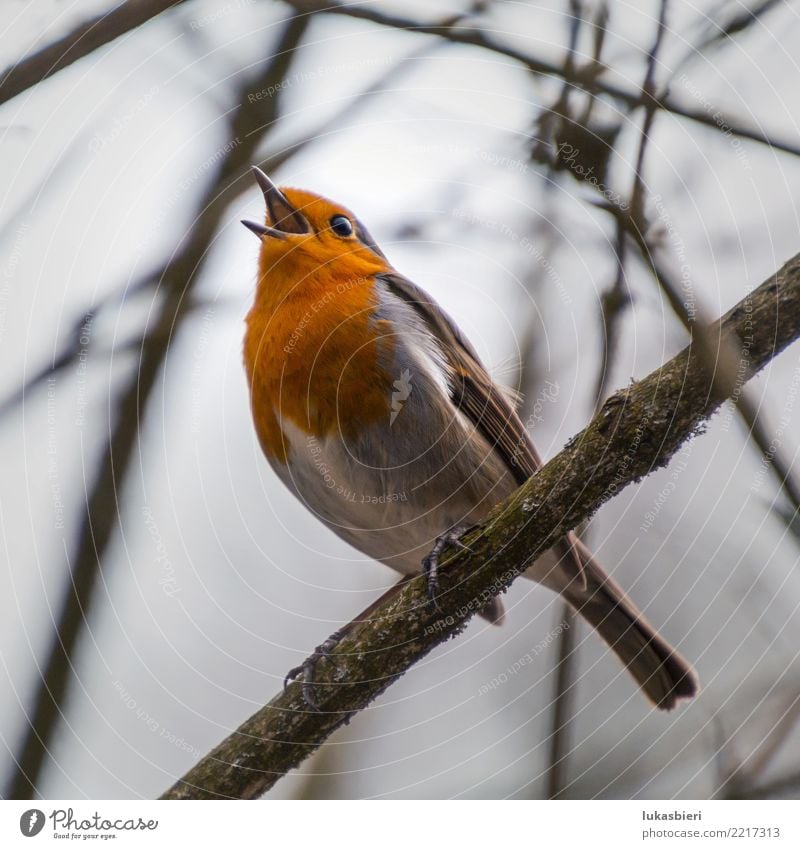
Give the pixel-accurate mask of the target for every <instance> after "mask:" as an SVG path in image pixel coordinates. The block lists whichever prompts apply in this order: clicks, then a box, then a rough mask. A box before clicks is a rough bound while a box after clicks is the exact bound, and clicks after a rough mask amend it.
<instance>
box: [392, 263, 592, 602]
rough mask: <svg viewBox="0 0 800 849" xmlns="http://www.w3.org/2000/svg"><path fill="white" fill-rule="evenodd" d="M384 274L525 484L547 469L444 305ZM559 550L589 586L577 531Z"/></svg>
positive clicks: (458, 400) (466, 409)
mask: <svg viewBox="0 0 800 849" xmlns="http://www.w3.org/2000/svg"><path fill="white" fill-rule="evenodd" d="M378 278H379V279H380V280H382V281H383V282H384V283H385V284H386V286H388V288H389V290H390V291H391V292H392V293H393V294H394V295H396V296H397V297H399V298H402V299H403V300H404V301H405V302H406V303H407V304H408V305H409V306H410V307H412V308H413V309H414V311H415V312H416V313H417V315H418V316H419V317H420V318H421V319H422V321H423V322H424V324H425V325H426V326H427V328H428V329H429V330H430V332H431V334H432V335H433V336H434V338H435V339H436V340H437V342H438V344H439V347H440V349H441V352H442V355H443V357H444V360H445V363H446V368H447V371H448V384H449V387H450V398H451V400H452V402H453V404H454V405H455V406H456V407H457V408H458V409H459V410H461V411H462V412H463V413H464V414H465V415H466V416H467V418H468V419H469V420H470V421H471V422H472V423H473V424H474V425H475V427H477V428H478V430H479V431H480V432H481V434H482V435H483V436H484V438H485V439H486V440H487V442H488V443H489V444H490V445H491V446H492V447H493V448H494V449H495V450H496V451H497V452H498V453H499V454H500V456H501V457H502V458H503V460H504V461H505V464H506V466H507V467H508V469H509V471H510V472H511V473H512V474H513V475H514V477H515V479H516V481H517V483H519V484H522V483H524V482H525V481H526V480H527V479H528V478H529V477H530V476H531V475H532V474H534V472H536V470H537V469H539V468H541V466H542V460H541V457H540V456H539V454H538V452H537V451H536V448H535V447H534V445H533V442H532V441H531V438H530V436H529V435H528V432H527V430H526V429H525V425H523V423H522V420H521V419H520V417H519V416H518V415H517V412H516V410H515V409H514V405H513V404H512V402H511V401H510V400H509V398H508V397H507V396H506V394H505V392H504V391H503V390H502V389H501V388H500V387H499V386H497V384H496V383H495V382H494V381H493V380H492V378H491V377H490V376H489V373H488V372H487V370H486V368H485V366H484V365H483V363H482V362H481V359H480V357H479V356H478V353H477V351H476V350H475V349H474V348H473V347H472V345H471V343H470V342H469V340H468V339H467V338H466V337H465V336H464V334H463V333H462V332H461V331H460V330H459V328H458V326H457V325H456V323H455V322H454V321H453V319H452V318H450V316H449V315H448V314H447V313H446V312H445V311H444V310H443V309H442V308H441V307H440V306H439V304H437V303H436V301H434V299H433V298H432V297H431V296H430V295H429V294H428V293H427V292H425V291H424V290H423V289H421V288H420V287H419V286H417V285H415V284H414V283H412V282H411V281H410V280H409V279H408V278H407V277H403V275H401V274H398V273H397V272H388V273H385V274H381V275H379V276H378ZM555 548H556V551H557V552H558V554H559V558H560V563H561V565H562V566H563V567H564V568H565V569H566V571H567V572H568V573H569V574H570V575H571V576H572V577H573V578H575V579H577V581H578V585H579V586H583V587H585V586H586V576H585V574H584V563H583V560H582V559H581V557H580V554H579V550H578V548H577V547H576V546H575V536H574V534H572V533H570V534H568V535H567V537H566V538H565V539H564V540H562V541H561V542H560V543H558V544H557V545H556V547H555Z"/></svg>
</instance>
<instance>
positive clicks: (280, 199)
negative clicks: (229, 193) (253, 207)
mask: <svg viewBox="0 0 800 849" xmlns="http://www.w3.org/2000/svg"><path fill="white" fill-rule="evenodd" d="M253 176H254V177H255V178H256V182H257V183H258V185H259V186H261V191H262V192H263V193H264V200H265V202H266V204H267V211H268V212H269V217H270V222H271V225H272V226H265V225H264V224H257V223H256V222H255V221H242V224H244V226H245V227H247V228H248V229H249V230H252V231H253V232H254V233H255V234H256V236H258V237H259V238H264V236H274V237H275V238H278V239H283V238H284V237H285V236H286V234H287V233H296V234H302V233H310V232H311V227H310V225H309V223H308V221H307V220H306V217H305V216H304V215H303V213H302V212H300V210H298V209H295V208H294V207H293V206H292V205H291V204H290V203H289V201H288V200H287V199H286V195H284V194H283V192H282V191H281V190H280V189H279V188H278V187H277V186H276V185H275V184H274V183H273V182H272V180H270V178H269V177H267V175H266V174H265V173H264V172H263V171H262V170H261V169H260V168H258V167H257V166H255V165H254V166H253Z"/></svg>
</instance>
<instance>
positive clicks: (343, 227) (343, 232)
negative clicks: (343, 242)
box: [331, 215, 353, 236]
mask: <svg viewBox="0 0 800 849" xmlns="http://www.w3.org/2000/svg"><path fill="white" fill-rule="evenodd" d="M331 230H333V232H334V233H336V235H337V236H352V235H353V223H352V222H351V221H350V219H349V218H348V217H347V216H346V215H334V216H333V218H331Z"/></svg>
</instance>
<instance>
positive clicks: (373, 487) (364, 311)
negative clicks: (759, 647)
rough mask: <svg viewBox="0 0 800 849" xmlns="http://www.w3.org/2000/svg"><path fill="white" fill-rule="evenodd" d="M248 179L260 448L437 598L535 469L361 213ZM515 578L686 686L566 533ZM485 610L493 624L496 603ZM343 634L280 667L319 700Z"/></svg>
mask: <svg viewBox="0 0 800 849" xmlns="http://www.w3.org/2000/svg"><path fill="white" fill-rule="evenodd" d="M253 172H254V174H255V178H256V180H257V181H258V184H259V186H260V187H261V189H262V191H263V193H264V200H265V202H266V219H265V223H264V224H260V223H257V222H253V221H243V222H242V223H243V224H244V225H245V226H246V227H248V228H249V229H250V230H251V231H252V232H253V233H255V235H256V236H257V237H258V238H259V240H260V241H261V248H260V256H259V273H258V283H257V287H256V294H255V301H254V303H253V307H252V309H251V310H250V312H249V313H248V315H247V318H246V333H245V340H244V362H245V368H246V371H247V378H248V381H249V387H250V398H251V406H252V414H253V421H254V424H255V428H256V432H257V434H258V439H259V442H260V444H261V447H262V449H263V452H264V454H265V456H266V458H267V460H268V461H269V463H270V465H271V466H272V468H273V469H274V470H275V472H276V473H277V475H278V477H280V478H281V480H282V481H283V482H284V483H285V484H286V485H287V486H288V487H289V489H290V490H291V491H292V492H293V493H294V494H295V495H296V496H297V497H298V498H299V499H300V500H301V501H302V502H303V504H305V505H306V507H307V508H308V509H309V510H311V511H312V512H313V513H314V514H315V515H316V516H317V518H319V519H320V520H321V521H322V522H324V523H325V524H326V525H327V526H328V527H329V528H331V529H332V530H333V531H334V532H335V533H336V534H338V535H339V536H340V537H342V538H343V539H344V540H346V541H347V542H349V543H350V544H351V545H353V546H354V547H355V548H357V549H358V550H359V551H361V552H363V553H364V554H366V555H368V556H370V557H373V558H375V559H376V560H379V561H381V562H382V563H385V564H386V565H388V566H391V567H392V568H393V569H395V570H397V571H398V572H400V573H402V574H403V575H404V576H412V575H417V574H419V572H420V570H422V571H423V573H424V574H425V575H426V577H427V582H428V593H429V595H430V597H431V598H432V599H434V600H435V597H436V593H437V588H438V580H437V569H438V561H439V555H440V553H441V552H442V550H443V549H444V547H445V546H446V545H448V544H450V543H455V544H458V542H459V539H460V537H461V535H462V534H463V533H464V531H465V530H466V529H468V528H470V527H471V526H473V525H475V524H476V523H478V522H479V521H481V519H483V518H484V517H485V516H486V514H487V513H488V512H489V510H490V509H491V508H492V507H493V506H494V505H496V504H498V503H499V502H500V501H502V500H503V499H505V498H506V497H507V496H508V495H510V494H511V493H512V492H513V491H514V490H515V489H516V488H517V487H519V486H520V485H521V484H522V483H524V482H525V481H526V480H527V479H528V478H529V477H530V476H531V475H533V474H534V473H535V472H536V470H537V469H538V468H539V467H540V466H541V464H542V461H541V459H540V457H539V455H538V453H537V452H536V449H535V448H534V446H533V443H532V441H531V439H530V436H529V435H528V433H527V431H526V429H525V427H524V425H523V424H522V421H521V420H520V417H519V415H518V414H517V412H516V409H515V404H514V401H513V399H512V398H511V397H510V395H509V394H508V393H507V392H506V391H504V390H503V389H502V388H501V387H499V386H498V385H497V384H496V383H495V382H494V381H493V380H492V378H491V377H490V376H489V373H488V372H487V370H486V368H485V367H484V365H483V363H482V362H481V360H480V357H479V356H478V354H477V353H476V351H475V349H474V348H473V347H472V345H471V344H470V342H469V340H468V339H467V338H466V337H465V336H464V334H463V333H462V332H461V331H460V330H459V328H458V327H457V325H456V323H455V322H454V321H453V319H452V318H450V316H449V315H447V313H446V312H445V311H444V310H443V309H442V308H441V307H440V306H439V305H438V304H437V303H436V302H435V301H434V300H433V298H431V296H430V295H428V294H427V293H426V292H425V291H423V290H422V289H421V288H419V286H417V285H415V284H414V283H412V282H411V281H410V280H409V279H408V278H406V277H404V276H403V275H402V274H400V273H399V272H397V271H396V270H395V269H394V268H393V267H392V264H391V263H390V262H389V260H388V259H387V258H386V255H385V254H384V253H383V251H382V250H381V249H380V248H379V247H378V245H377V244H376V242H375V240H374V239H373V238H372V236H371V235H370V233H369V231H368V230H367V229H366V227H364V225H363V224H362V223H361V222H360V221H359V220H358V219H357V218H356V217H355V215H353V213H352V212H351V211H350V210H348V209H346V208H345V207H343V206H341V205H339V204H337V203H334V202H333V201H330V200H327V199H325V198H323V197H320V196H318V195H316V194H312V193H311V192H308V191H302V190H299V189H290V188H283V189H279V188H277V187H276V186H275V185H274V184H273V183H272V181H271V180H270V179H269V178H268V177H267V176H266V174H264V173H263V172H262V171H261V170H259V169H258V168H254V169H253ZM525 577H527V578H530V579H531V580H534V581H537V582H539V583H541V584H544V585H545V586H546V587H548V588H549V589H551V590H553V591H555V592H557V593H559V594H560V595H561V596H562V597H563V598H565V599H566V600H567V601H568V602H569V603H570V605H572V607H573V608H574V609H575V610H576V611H577V612H578V613H579V614H580V615H581V616H582V617H583V618H584V619H585V620H586V621H587V622H588V623H589V624H590V625H591V626H592V627H593V628H595V629H596V631H597V632H598V633H599V635H600V636H601V637H602V638H603V639H604V640H605V641H606V643H608V645H609V646H610V647H611V648H612V649H613V651H614V652H615V653H616V654H617V655H618V656H619V658H620V660H621V661H622V662H623V663H624V664H625V666H626V667H627V669H628V670H629V672H630V673H631V675H632V676H633V678H634V679H635V680H636V682H637V684H638V685H639V687H640V688H641V689H642V691H643V692H644V693H645V695H646V696H647V697H648V698H649V699H650V700H651V702H652V703H653V704H654V705H655V706H656V707H658V708H662V709H666V710H668V709H670V708H672V707H674V706H675V705H676V703H677V702H678V701H679V700H680V699H682V698H690V697H692V696H693V695H694V694H695V693H696V691H697V682H696V678H695V675H694V672H693V670H692V668H691V667H690V666H689V664H688V663H687V662H686V661H685V660H684V659H683V658H682V657H681V656H680V654H678V652H677V651H676V650H675V649H674V648H673V647H672V646H670V644H669V643H668V642H667V641H666V640H665V639H664V638H663V637H661V636H660V635H659V634H658V633H657V632H656V631H655V629H654V628H653V627H652V626H651V625H650V624H649V623H648V622H647V621H646V620H645V618H644V616H643V615H642V613H641V612H640V611H639V610H638V609H637V607H636V605H635V604H634V603H633V602H632V601H631V600H630V599H629V598H628V597H627V596H626V595H625V593H624V592H623V591H622V589H621V588H620V587H619V586H618V585H617V584H616V582H615V581H613V580H612V578H611V577H609V575H608V574H607V573H606V572H605V571H604V569H603V568H602V567H601V566H600V564H599V563H598V562H597V560H596V559H595V558H594V556H593V555H592V553H591V552H590V551H589V550H588V548H587V547H586V546H585V545H584V544H583V543H582V542H581V541H580V540H579V539H578V538H577V537H576V536H575V535H574V534H573V533H570V534H568V535H567V536H566V537H564V539H562V540H561V541H560V542H559V543H558V545H556V546H555V547H554V548H553V549H552V550H551V551H549V552H548V553H547V554H545V555H543V556H541V557H539V558H538V559H537V560H536V561H535V562H533V563H532V564H531V565H530V566H529V567H528V569H527V571H526V572H525ZM407 579H408V578H407V577H405V578H404V579H403V580H407ZM481 615H483V616H484V617H485V618H486V619H489V620H490V621H492V622H496V623H499V622H500V621H501V620H502V618H503V607H502V602H501V601H500V599H497V598H496V599H494V600H493V601H492V602H491V603H490V604H489V605H488V606H487V607H486V608H484V609H483V611H482V612H481ZM343 633H344V632H343V631H338V632H336V633H335V634H333V635H332V636H331V637H330V638H329V640H327V641H326V642H325V643H323V644H322V645H321V646H318V647H317V650H316V651H315V652H314V653H313V654H312V655H311V657H310V658H309V659H308V660H307V661H306V662H305V663H304V664H303V665H302V666H301V667H298V668H297V669H294V670H292V671H291V672H290V673H289V676H288V678H289V679H292V678H298V679H300V680H301V682H302V683H303V692H304V696H305V698H306V701H307V702H308V703H309V705H310V706H311V707H315V706H316V703H315V700H314V691H313V677H314V667H315V665H316V664H317V663H318V662H319V660H320V659H321V658H322V657H324V656H325V655H326V654H328V653H329V652H330V650H331V649H332V648H333V646H334V645H335V644H336V642H338V640H339V639H341V637H342V635H343ZM287 680H288V679H287Z"/></svg>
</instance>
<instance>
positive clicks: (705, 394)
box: [162, 254, 800, 799]
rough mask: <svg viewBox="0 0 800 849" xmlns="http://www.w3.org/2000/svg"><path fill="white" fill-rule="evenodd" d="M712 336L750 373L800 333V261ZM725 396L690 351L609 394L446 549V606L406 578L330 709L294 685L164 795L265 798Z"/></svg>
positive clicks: (325, 673) (325, 688)
mask: <svg viewBox="0 0 800 849" xmlns="http://www.w3.org/2000/svg"><path fill="white" fill-rule="evenodd" d="M707 332H708V334H709V335H711V336H716V337H719V338H720V339H722V338H726V339H727V338H729V337H730V336H731V335H732V334H735V335H737V336H738V337H740V338H742V339H745V338H746V339H747V341H748V355H747V360H748V366H749V369H750V371H749V372H748V374H750V375H752V374H755V373H756V372H758V371H759V370H760V369H762V368H763V367H764V366H765V365H766V364H767V363H768V362H769V361H770V360H771V359H772V358H773V357H775V356H776V355H777V354H778V353H780V352H781V351H782V350H783V349H784V348H786V347H787V346H788V345H789V344H790V343H791V342H793V341H795V340H796V339H797V338H800V254H798V255H797V256H795V257H794V258H792V259H791V260H790V261H789V262H788V263H786V265H784V266H783V268H781V269H780V270H779V271H778V272H777V273H776V274H775V275H773V276H772V277H770V279H768V280H767V281H766V282H765V283H763V284H762V285H761V286H760V287H759V288H758V289H757V290H755V291H754V292H752V293H750V294H749V295H748V296H747V297H745V299H744V300H743V301H741V302H740V303H739V304H738V305H737V306H736V307H734V308H733V309H732V310H731V311H730V312H728V313H727V314H726V315H725V316H724V317H723V318H722V319H720V320H719V321H717V322H715V323H714V324H712V325H711V326H710V327H709V328H707ZM696 344H697V343H695V345H696ZM738 347H739V348H741V345H739V346H738ZM722 400H723V398H722V397H721V396H720V394H719V392H718V389H717V388H716V387H715V383H714V377H713V374H712V373H710V372H709V369H707V367H706V365H705V361H704V359H703V358H702V357H701V356H700V355H699V354H698V352H697V350H696V349H695V348H694V347H693V345H690V346H689V347H687V348H686V349H684V350H683V351H682V352H681V353H680V354H678V355H677V356H676V357H674V358H673V359H672V360H670V361H669V362H668V363H666V364H665V365H664V366H662V367H661V368H659V369H657V370H656V371H655V372H653V373H652V374H650V375H649V376H648V377H646V378H645V379H644V380H642V381H640V382H638V383H635V384H632V385H631V386H630V387H628V388H626V389H622V390H620V391H619V392H617V393H615V394H614V395H612V396H611V397H610V398H609V400H608V401H607V402H606V403H605V404H604V405H603V407H602V409H601V410H600V412H599V413H598V415H596V416H595V417H594V418H593V419H592V421H591V422H590V424H589V425H588V427H586V428H585V429H584V430H583V431H582V432H581V433H580V434H578V435H577V436H576V437H574V438H573V439H572V440H570V442H569V443H568V444H567V445H566V447H565V448H564V449H563V450H562V451H561V453H560V454H558V455H557V456H556V457H555V458H554V459H553V460H551V461H550V462H549V463H547V464H546V465H545V466H544V467H543V468H542V469H541V470H540V471H539V472H538V473H537V474H536V475H534V477H532V478H531V479H530V480H529V481H528V482H527V483H525V484H524V485H523V486H522V487H520V489H518V490H517V492H516V493H514V494H513V495H512V496H511V497H510V498H509V499H508V500H507V501H506V502H504V503H503V504H502V505H500V506H499V507H497V508H496V509H495V510H494V511H493V512H492V513H491V514H490V516H489V517H488V518H487V519H486V521H485V522H483V523H482V524H481V526H480V527H479V528H477V529H476V530H475V531H473V532H472V533H471V534H469V535H467V536H466V537H465V540H464V541H465V543H466V544H467V545H468V546H469V547H470V549H471V551H470V552H469V553H465V552H463V551H458V552H455V553H452V552H451V556H449V557H448V558H447V563H446V566H445V568H443V569H442V573H441V596H440V599H439V603H440V607H441V610H439V611H437V610H436V609H435V608H433V607H432V606H431V605H430V604H429V603H428V602H427V598H426V590H425V586H424V582H423V581H421V580H412V581H410V582H408V583H406V584H405V585H404V586H403V587H401V588H400V589H399V590H398V592H397V593H396V594H395V595H393V596H391V597H390V598H389V599H388V600H387V601H386V602H384V603H383V604H382V605H381V606H380V607H378V608H377V609H376V610H375V611H373V613H372V615H371V616H370V617H369V618H368V619H365V620H363V621H361V623H360V624H359V625H357V626H356V627H355V628H354V629H353V630H352V632H351V633H350V634H349V635H348V636H347V637H345V639H343V640H342V642H341V643H340V644H339V645H338V646H337V648H336V649H335V650H334V651H333V654H332V656H331V659H330V660H329V661H328V662H327V663H322V664H320V666H319V667H318V668H317V676H318V681H319V682H320V686H319V687H318V692H317V698H318V701H319V703H320V706H321V708H322V711H321V712H313V711H311V710H309V709H308V707H307V706H306V705H305V703H304V702H303V699H302V696H301V694H300V688H299V686H297V685H291V686H290V687H289V688H288V689H286V690H285V691H284V692H282V693H280V694H279V695H277V696H276V697H275V698H274V699H272V701H271V702H270V703H269V704H267V705H266V706H265V707H263V708H261V710H259V711H258V712H257V713H256V714H254V715H253V716H252V717H251V718H250V719H248V720H247V721H246V722H245V723H244V724H243V725H242V726H241V727H240V728H239V729H238V730H237V731H235V732H234V733H233V734H231V735H230V736H229V737H228V738H226V739H225V740H223V741H222V743H220V744H219V745H218V746H217V747H216V748H215V749H214V750H213V751H212V752H211V753H210V754H209V755H207V756H206V757H205V758H203V759H202V760H201V761H200V762H199V763H198V764H196V765H195V766H194V767H193V768H192V769H191V770H189V772H188V773H187V774H186V775H185V776H184V777H183V778H182V779H180V780H179V781H178V782H177V783H176V784H175V785H174V786H173V787H172V788H170V789H169V790H168V791H167V792H166V793H165V794H164V796H163V797H162V798H165V799H199V798H247V799H252V798H256V797H258V796H260V795H262V794H263V793H264V792H265V791H266V790H268V789H269V788H270V787H272V786H273V785H274V784H275V782H276V781H278V780H279V779H280V777H281V776H282V775H284V774H285V773H286V772H288V771H289V770H290V769H293V768H294V767H296V766H297V765H298V764H300V763H301V762H302V761H303V760H304V759H305V758H306V757H308V755H310V754H311V752H313V751H314V750H315V749H316V748H317V747H319V746H320V745H321V744H322V743H323V742H324V741H325V740H326V739H327V738H328V737H329V736H330V735H331V734H332V733H333V732H334V731H335V730H336V729H337V728H338V727H339V726H341V725H342V724H344V723H346V722H348V721H349V720H350V718H351V717H353V716H354V715H355V714H356V713H357V712H358V711H360V710H362V709H363V708H364V707H366V706H367V705H368V704H369V702H371V701H372V700H373V699H374V698H375V697H376V696H378V695H379V694H380V693H382V692H383V691H384V690H385V689H386V688H387V687H388V686H389V685H390V684H392V683H393V682H394V681H395V680H397V678H399V677H400V676H401V675H402V674H403V673H405V672H406V671H407V670H408V669H409V668H410V667H411V666H412V665H413V664H414V663H416V662H417V661H419V660H420V659H421V658H422V657H424V656H425V655H427V654H428V653H429V652H430V651H431V650H432V649H434V648H435V647H436V646H438V645H439V644H440V643H443V642H444V641H445V640H447V639H448V638H450V637H453V636H455V635H456V634H458V633H459V632H460V631H461V630H462V629H463V628H464V626H465V624H466V623H467V621H468V620H469V619H470V618H471V616H472V615H473V614H474V613H475V612H477V611H478V610H479V609H480V608H481V607H482V606H483V605H484V604H485V603H486V602H487V601H489V600H490V599H491V598H493V597H494V596H496V595H497V594H499V593H500V592H503V591H504V590H505V589H506V588H507V587H508V586H509V585H510V584H511V583H512V582H513V581H514V580H515V579H516V578H517V577H518V576H519V575H520V574H521V573H522V572H523V571H524V570H525V567H526V565H527V564H529V563H530V562H531V560H533V559H534V558H535V557H537V556H538V555H539V554H540V553H541V552H544V551H546V550H547V549H548V548H550V547H552V545H553V544H554V543H555V542H556V541H557V540H558V539H560V538H561V537H562V536H563V535H564V534H565V533H566V532H567V531H568V530H570V529H572V528H574V527H577V526H578V525H579V524H580V523H581V522H582V521H584V520H585V519H587V518H588V517H590V516H592V515H593V514H594V513H595V512H596V511H597V509H598V508H599V507H600V506H601V505H602V504H604V503H605V502H606V501H608V500H609V499H610V498H612V497H614V496H615V495H616V494H617V493H618V492H620V491H621V490H622V489H623V488H624V487H625V486H627V485H628V484H630V483H632V482H635V481H638V480H640V479H641V478H643V477H645V476H646V475H648V474H650V473H651V472H652V471H654V470H655V469H658V468H660V467H662V466H664V465H666V464H667V463H668V462H669V460H670V458H671V457H672V456H673V455H674V454H675V452H676V451H677V450H678V448H679V447H680V446H681V444H682V443H683V442H684V441H685V440H687V439H689V438H690V437H692V436H694V435H696V434H698V433H699V432H701V430H702V427H703V423H704V422H705V420H706V419H708V418H709V416H711V415H712V414H713V413H714V412H715V411H716V410H717V408H718V407H719V406H720V404H721V403H722Z"/></svg>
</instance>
